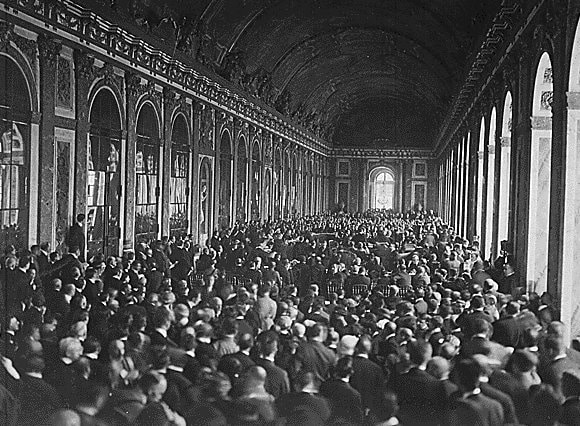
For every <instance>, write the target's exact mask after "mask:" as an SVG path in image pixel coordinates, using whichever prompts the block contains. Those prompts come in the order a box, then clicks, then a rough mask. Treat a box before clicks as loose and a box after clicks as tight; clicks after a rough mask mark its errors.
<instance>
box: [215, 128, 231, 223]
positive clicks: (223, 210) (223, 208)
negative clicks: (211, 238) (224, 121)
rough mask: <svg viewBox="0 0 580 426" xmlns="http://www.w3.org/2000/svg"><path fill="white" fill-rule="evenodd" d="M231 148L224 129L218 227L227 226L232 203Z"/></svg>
mask: <svg viewBox="0 0 580 426" xmlns="http://www.w3.org/2000/svg"><path fill="white" fill-rule="evenodd" d="M231 170H232V149H231V138H230V133H229V132H228V131H224V133H223V134H222V138H221V142H220V179H219V191H220V196H219V211H218V226H219V227H220V229H225V228H229V226H230V215H231V209H232V207H231V203H232V195H231V193H232V190H231V186H232V184H231V180H232V173H231Z"/></svg>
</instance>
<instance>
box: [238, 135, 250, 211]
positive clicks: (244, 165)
mask: <svg viewBox="0 0 580 426" xmlns="http://www.w3.org/2000/svg"><path fill="white" fill-rule="evenodd" d="M236 174H237V179H236V184H237V190H236V192H237V197H236V198H237V199H236V220H238V221H240V222H245V220H246V202H247V188H246V182H247V174H248V159H247V154H246V140H245V139H244V138H243V137H241V138H240V139H239V140H238V156H237V170H236Z"/></svg>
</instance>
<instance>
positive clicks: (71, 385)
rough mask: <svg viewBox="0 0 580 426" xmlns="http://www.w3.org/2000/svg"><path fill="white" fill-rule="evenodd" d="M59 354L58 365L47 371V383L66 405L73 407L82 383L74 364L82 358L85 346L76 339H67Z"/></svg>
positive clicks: (61, 345) (60, 345) (62, 342)
mask: <svg viewBox="0 0 580 426" xmlns="http://www.w3.org/2000/svg"><path fill="white" fill-rule="evenodd" d="M59 353H60V358H59V359H58V360H57V361H56V363H55V364H54V365H52V366H48V368H47V369H46V381H47V382H48V383H50V384H51V385H52V386H54V387H55V389H56V390H57V392H58V393H59V395H60V397H61V398H62V400H63V402H64V403H65V404H68V405H72V403H73V400H74V397H75V394H76V392H77V391H78V387H79V384H80V383H81V377H80V375H79V373H77V371H76V369H75V368H74V365H73V363H75V362H76V361H78V359H79V358H80V357H81V355H82V353H83V346H82V345H81V342H80V341H79V340H77V339H75V338H74V337H66V338H64V339H62V340H61V341H60V342H59Z"/></svg>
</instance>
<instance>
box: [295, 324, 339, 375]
mask: <svg viewBox="0 0 580 426" xmlns="http://www.w3.org/2000/svg"><path fill="white" fill-rule="evenodd" d="M327 334H328V331H327V328H326V327H325V326H324V325H322V324H314V325H313V326H312V327H310V328H309V329H308V330H307V331H306V337H307V338H308V340H307V341H306V342H302V343H301V344H300V346H298V349H297V350H296V355H295V360H296V364H297V370H298V371H299V370H302V369H304V370H305V371H312V372H313V373H314V375H315V376H316V379H317V380H318V381H319V382H322V381H324V380H326V379H327V378H328V377H329V370H330V368H331V367H332V366H333V365H334V364H335V363H336V354H335V353H334V352H333V351H332V350H331V349H329V348H327V347H326V346H324V343H323V342H325V341H326V337H327Z"/></svg>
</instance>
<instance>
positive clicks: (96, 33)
mask: <svg viewBox="0 0 580 426" xmlns="http://www.w3.org/2000/svg"><path fill="white" fill-rule="evenodd" d="M4 1H5V3H6V5H5V7H4V10H5V11H6V13H8V14H12V15H18V16H19V17H20V18H23V15H28V16H30V17H32V18H33V19H36V20H40V21H42V22H44V23H45V25H46V28H45V30H46V31H47V32H53V33H55V34H59V35H61V36H63V33H64V34H65V36H66V38H69V39H72V40H75V41H79V40H80V41H81V42H82V43H84V44H87V45H89V46H91V45H93V46H96V47H98V48H100V49H103V50H104V51H105V52H106V56H108V57H109V58H110V59H108V61H111V62H113V61H115V62H116V64H117V63H119V66H120V67H121V66H122V65H121V64H123V65H124V66H125V67H127V68H134V69H140V71H141V72H144V73H147V76H148V77H149V75H151V76H152V78H155V79H158V80H160V81H162V82H163V83H165V84H167V83H168V82H169V83H171V84H172V85H173V86H175V87H179V88H181V89H182V90H184V91H185V92H188V94H189V95H190V96H192V97H193V96H195V97H197V98H200V99H201V100H202V101H206V102H209V103H212V104H214V105H215V106H217V107H218V108H223V109H226V110H230V111H233V112H234V113H235V114H236V115H238V116H240V117H242V118H244V119H245V120H248V121H252V122H254V123H256V124H258V125H259V126H261V127H264V128H265V129H267V130H269V131H271V132H273V133H276V134H279V135H280V136H283V137H285V138H288V139H291V140H292V141H294V142H295V143H297V144H299V145H301V146H304V147H305V148H308V149H311V150H314V151H317V152H320V153H322V154H324V155H328V152H329V150H330V146H329V144H328V143H327V142H326V141H324V140H323V139H322V138H319V137H317V136H316V135H314V134H313V133H311V132H309V131H308V130H306V129H304V128H303V127H301V126H298V125H295V124H292V123H290V122H289V120H288V119H287V118H286V117H284V116H283V115H282V114H280V113H279V112H278V111H276V110H275V109H274V108H272V107H270V106H268V105H266V104H264V103H263V102H262V101H260V100H258V99H252V98H251V96H249V95H247V94H245V93H242V92H241V91H239V90H238V89H237V88H235V87H234V85H233V84H232V83H230V82H227V81H225V80H224V79H223V78H221V77H219V76H217V75H211V73H208V72H205V71H203V72H202V71H200V70H199V67H198V65H197V63H196V62H194V60H193V59H192V58H191V56H185V55H183V54H181V53H177V54H176V55H169V54H167V53H165V52H164V51H169V49H164V48H163V46H161V43H162V42H159V45H157V43H155V45H154V44H151V43H148V42H145V41H143V40H141V39H139V38H138V37H136V36H135V35H134V34H131V33H130V32H128V31H126V30H125V29H123V28H121V27H120V25H119V23H116V22H111V21H107V20H106V19H104V18H103V17H102V16H99V15H97V14H96V13H94V12H93V11H92V10H90V9H88V8H85V7H83V6H81V5H78V4H75V3H74V2H73V1H71V0H62V1H59V2H55V1H54V0H36V1H34V2H24V1H16V0H4ZM0 40H1V39H0Z"/></svg>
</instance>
